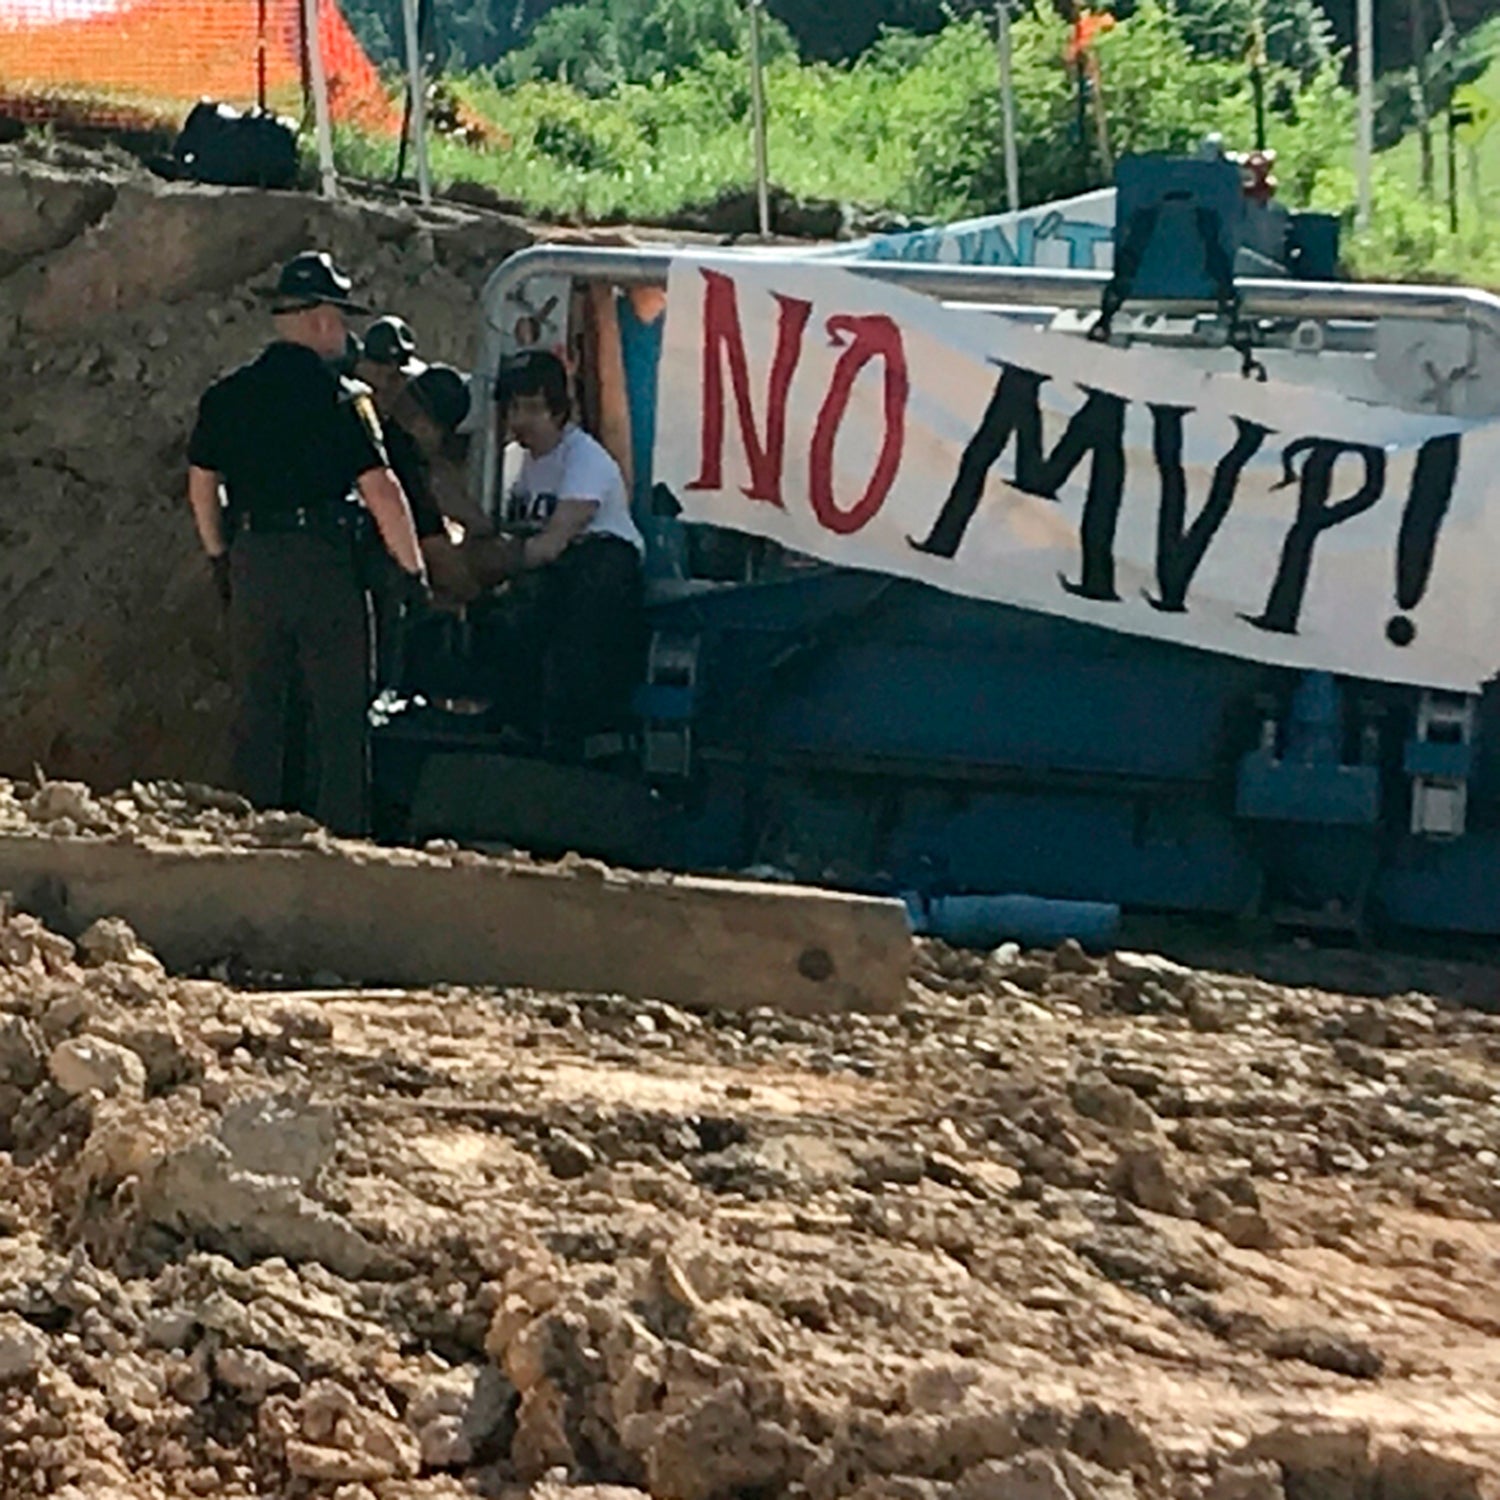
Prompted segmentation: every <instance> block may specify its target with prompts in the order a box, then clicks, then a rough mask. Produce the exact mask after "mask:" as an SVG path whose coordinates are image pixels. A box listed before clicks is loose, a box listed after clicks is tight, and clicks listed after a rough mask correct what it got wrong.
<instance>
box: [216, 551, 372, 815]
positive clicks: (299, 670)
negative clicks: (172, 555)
mask: <svg viewBox="0 0 1500 1500" xmlns="http://www.w3.org/2000/svg"><path fill="white" fill-rule="evenodd" d="M230 568H231V572H232V575H233V580H234V597H233V602H232V604H231V605H230V610H229V620H230V640H231V646H232V651H233V658H234V677H235V688H236V692H237V695H238V699H239V701H238V703H237V705H236V712H235V724H234V774H235V782H236V785H237V786H238V788H239V790H240V791H241V792H242V793H243V794H244V795H245V796H246V797H248V798H249V799H250V800H251V801H252V802H253V803H255V804H256V805H257V806H258V807H279V806H284V805H286V804H287V801H288V800H289V799H288V796H287V786H286V758H287V725H288V709H289V706H290V705H291V703H292V700H293V693H294V690H295V688H296V686H297V684H298V681H299V678H300V682H301V688H302V692H303V693H304V695H305V698H306V702H307V708H308V714H309V718H310V721H311V725H310V727H311V730H312V735H313V748H314V752H315V755H316V763H317V787H316V791H315V792H314V794H313V796H312V797H311V799H310V806H311V809H312V812H313V814H314V816H315V817H317V818H318V820H319V821H320V822H321V823H323V824H324V825H326V826H327V827H328V828H329V829H331V830H332V831H333V832H334V833H339V834H345V835H357V834H361V833H364V832H365V831H366V826H367V815H366V804H367V800H368V799H367V786H368V781H369V746H368V712H369V701H370V696H369V695H370V661H369V626H368V619H367V605H366V598H365V592H364V589H363V587H362V586H361V582H360V578H359V574H358V571H357V569H356V566H355V558H354V552H353V547H352V545H351V544H350V542H348V541H347V540H340V539H338V538H335V537H323V536H319V535H315V534H312V533H309V532H293V533H290V534H288V535H276V534H264V533H256V532H251V533H246V534H243V535H241V536H239V537H237V538H236V540H235V543H234V549H233V552H232V553H231V557H230Z"/></svg>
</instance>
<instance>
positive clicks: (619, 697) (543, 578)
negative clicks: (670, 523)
mask: <svg viewBox="0 0 1500 1500" xmlns="http://www.w3.org/2000/svg"><path fill="white" fill-rule="evenodd" d="M496 400H497V402H498V403H499V404H500V408H501V415H502V418H503V420H504V423H505V426H506V428H507V430H508V431H509V434H510V436H511V437H512V438H513V439H514V440H515V442H517V443H518V444H519V445H520V446H521V448H522V449H523V450H524V456H523V458H522V459H521V463H520V472H519V473H518V474H517V475H516V478H515V481H514V483H512V484H511V486H510V488H509V489H508V490H507V492H506V494H505V497H504V500H503V503H502V506H501V515H500V524H501V526H502V528H503V530H504V535H502V536H501V537H498V538H495V539H492V540H484V541H481V542H477V543H476V544H475V550H474V554H473V560H474V566H475V568H476V571H477V572H478V575H479V577H480V580H481V582H483V583H484V584H485V585H486V586H489V585H492V584H495V583H507V584H510V585H511V586H512V587H511V589H510V590H509V592H510V593H511V594H512V595H513V596H514V598H513V601H512V603H513V608H512V610H511V616H512V619H511V625H512V629H511V630H510V632H509V635H510V644H511V646H512V648H513V649H512V652H511V655H510V660H509V662H508V664H507V665H508V668H509V673H510V677H511V679H512V682H513V684H514V682H516V681H523V682H524V681H526V680H528V679H532V680H531V681H530V686H531V687H532V688H533V689H534V691H532V692H529V693H528V692H525V691H522V692H519V693H512V694H511V695H510V698H511V700H512V706H513V707H514V706H515V705H516V704H517V703H519V705H520V706H519V707H518V708H516V712H517V714H518V715H519V717H520V718H521V719H523V720H525V719H527V718H529V719H531V721H532V722H531V723H523V724H522V727H525V728H533V729H540V730H542V731H544V732H547V733H548V735H549V737H550V738H551V739H552V740H553V741H554V742H556V743H557V744H558V745H559V746H560V747H565V746H568V745H575V746H576V745H577V744H578V743H580V742H581V741H582V740H583V739H584V738H586V737H587V736H588V735H590V734H594V733H597V732H599V731H601V730H605V729H613V728H618V727H620V726H621V725H622V724H623V722H624V720H625V718H626V716H627V714H628V708H629V699H630V693H631V690H632V689H633V688H634V686H635V685H636V683H637V682H638V681H639V679H640V675H641V664H642V657H643V651H644V640H645V623H644V614H643V601H642V574H641V558H642V556H643V554H644V552H645V543H644V541H643V540H642V537H641V533H640V530H639V528H638V527H637V526H636V524H635V521H634V519H633V517H632V516H631V514H630V498H629V493H628V491H627V489H626V487H625V479H624V476H623V475H622V474H621V472H620V466H619V464H617V463H616V462H615V460H614V459H613V458H612V457H611V456H610V454H609V452H608V451H607V450H606V449H605V448H604V447H603V445H602V444H600V443H599V442H598V441H597V440H596V439H595V438H593V437H591V436H590V435H589V434H588V433H587V432H585V431H584V430H583V428H581V427H579V426H578V425H576V424H575V423H574V422H573V421H572V417H571V414H572V402H571V400H570V397H569V390H568V373H567V369H566V367H565V366H564V365H563V363H562V361H561V360H560V359H558V358H557V356H556V355H555V354H552V353H550V352H548V351H546V350H540V349H534V350H528V351H526V352H525V353H524V354H521V355H518V356H516V357H515V358H514V359H510V360H507V361H506V362H505V363H504V364H503V365H502V367H501V370H500V378H499V380H498V382H497V384H496Z"/></svg>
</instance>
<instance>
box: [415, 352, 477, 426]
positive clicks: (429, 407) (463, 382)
mask: <svg viewBox="0 0 1500 1500" xmlns="http://www.w3.org/2000/svg"><path fill="white" fill-rule="evenodd" d="M406 391H407V394H408V395H409V396H411V397H412V399H413V400H414V401H416V403H417V405H418V406H420V407H421V408H422V410H423V411H425V412H426V413H427V415H428V416H429V417H431V418H432V420H433V421H434V422H436V423H437V424H438V426H439V427H443V428H446V429H447V430H448V431H449V432H457V431H458V429H459V427H460V426H461V425H462V424H463V421H464V418H465V417H467V416H468V415H469V402H470V399H471V398H470V394H469V380H468V377H467V376H465V375H464V374H463V373H462V372H461V371H459V370H455V369H454V368H453V366H452V365H428V366H427V368H426V369H424V370H423V371H422V373H421V374H420V375H417V376H414V377H413V378H412V380H411V381H410V382H409V383H408V385H407V387H406Z"/></svg>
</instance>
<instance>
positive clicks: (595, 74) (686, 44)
mask: <svg viewBox="0 0 1500 1500" xmlns="http://www.w3.org/2000/svg"><path fill="white" fill-rule="evenodd" d="M748 29H749V21H748V18H747V16H746V12H745V6H744V3H743V0H609V3H607V4H600V3H599V0H591V3H588V4H569V5H563V6H559V7H558V8H557V9H556V10H554V11H552V12H551V13H550V14H548V15H547V16H546V17H544V18H543V19H542V20H541V21H540V22H538V24H537V26H536V27H535V29H534V30H533V32H532V34H531V39H530V41H529V42H528V43H527V45H526V46H525V47H523V48H522V49H521V50H520V51H518V52H517V53H515V54H514V55H513V56H512V57H510V58H508V59H507V60H506V61H505V63H504V65H503V72H504V77H505V78H506V79H508V80H510V81H514V82H518V81H521V80H524V79H529V78H551V79H558V80H562V81H565V82H570V83H572V84H574V85H575V86H576V87H578V88H580V89H583V90H584V91H585V92H587V93H603V92H606V91H607V90H609V89H611V88H614V87H617V86H618V85H619V84H621V83H647V82H649V81H650V80H651V79H653V78H656V77H666V78H674V77H677V76H678V75H679V74H681V73H683V72H685V71H687V70H688V69H690V68H694V67H697V66H698V65H699V64H700V63H701V62H702V61H703V60H704V59H705V58H706V57H709V56H712V55H713V54H716V53H740V52H743V51H744V49H745V47H746V44H747V33H748ZM762 39H763V46H764V50H765V55H766V58H767V60H774V59H775V58H777V57H780V56H784V55H787V54H789V53H794V52H795V50H796V48H795V44H794V43H793V41H792V37H791V33H790V32H789V31H788V30H787V29H786V28H785V27H784V26H783V25H782V24H781V23H780V22H779V21H776V20H774V18H773V19H771V20H770V21H769V23H768V24H767V25H766V26H765V27H763V28H762Z"/></svg>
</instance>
